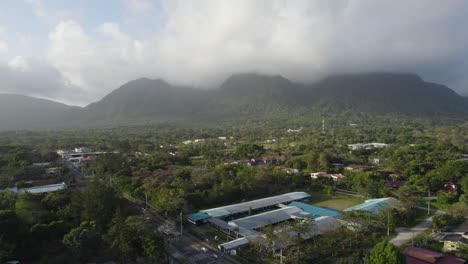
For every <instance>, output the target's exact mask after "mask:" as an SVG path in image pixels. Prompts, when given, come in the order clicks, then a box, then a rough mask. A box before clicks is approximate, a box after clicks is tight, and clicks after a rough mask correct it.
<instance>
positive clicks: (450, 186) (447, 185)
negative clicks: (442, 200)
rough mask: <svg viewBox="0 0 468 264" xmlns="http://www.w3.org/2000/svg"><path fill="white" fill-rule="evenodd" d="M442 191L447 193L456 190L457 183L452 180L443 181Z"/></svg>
mask: <svg viewBox="0 0 468 264" xmlns="http://www.w3.org/2000/svg"><path fill="white" fill-rule="evenodd" d="M444 192H446V193H449V192H455V193H457V192H458V187H457V184H455V183H454V182H445V183H444Z"/></svg>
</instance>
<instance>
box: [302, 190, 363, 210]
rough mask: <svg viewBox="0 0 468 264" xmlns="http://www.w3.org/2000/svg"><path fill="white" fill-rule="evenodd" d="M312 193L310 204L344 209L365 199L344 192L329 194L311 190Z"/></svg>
mask: <svg viewBox="0 0 468 264" xmlns="http://www.w3.org/2000/svg"><path fill="white" fill-rule="evenodd" d="M310 194H311V197H310V198H309V204H312V205H315V206H320V207H327V208H332V209H337V210H344V209H346V208H349V207H352V206H354V205H357V204H360V203H363V202H364V201H365V199H364V198H360V197H354V196H350V195H343V194H334V195H327V194H325V193H322V192H311V193H310Z"/></svg>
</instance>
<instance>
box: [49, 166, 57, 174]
mask: <svg viewBox="0 0 468 264" xmlns="http://www.w3.org/2000/svg"><path fill="white" fill-rule="evenodd" d="M46 173H47V174H60V168H59V167H53V168H47V169H46Z"/></svg>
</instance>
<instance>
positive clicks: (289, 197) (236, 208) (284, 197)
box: [200, 192, 310, 217]
mask: <svg viewBox="0 0 468 264" xmlns="http://www.w3.org/2000/svg"><path fill="white" fill-rule="evenodd" d="M308 197H310V194H308V193H305V192H291V193H285V194H281V195H276V196H272V197H268V198H263V199H258V200H253V201H249V202H244V203H238V204H233V205H227V206H221V207H217V208H212V209H207V210H201V211H200V212H201V213H206V214H208V215H209V216H211V217H223V216H228V215H232V214H238V213H243V212H248V211H249V210H250V209H252V210H256V209H261V208H265V207H270V206H275V205H278V204H283V203H289V202H292V201H297V200H301V199H305V198H308Z"/></svg>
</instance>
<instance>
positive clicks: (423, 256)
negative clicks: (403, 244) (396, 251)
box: [403, 246, 465, 264]
mask: <svg viewBox="0 0 468 264" xmlns="http://www.w3.org/2000/svg"><path fill="white" fill-rule="evenodd" d="M403 254H404V255H406V263H407V264H426V263H427V264H463V263H465V260H463V259H461V258H457V257H453V256H448V255H445V254H444V253H441V252H437V251H432V250H429V249H425V248H420V247H414V246H412V247H407V248H405V250H403Z"/></svg>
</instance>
